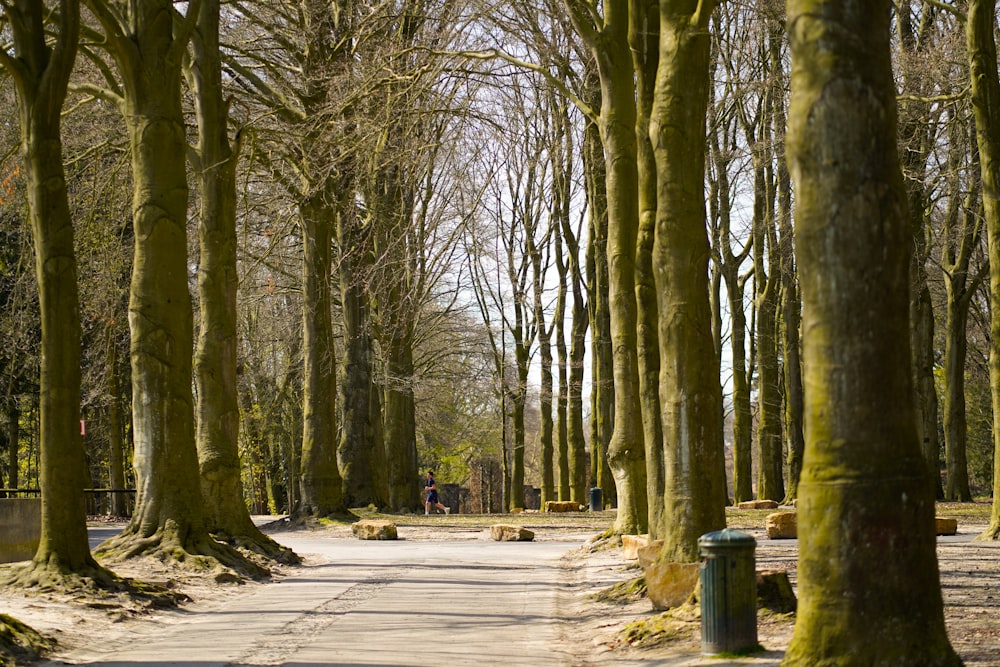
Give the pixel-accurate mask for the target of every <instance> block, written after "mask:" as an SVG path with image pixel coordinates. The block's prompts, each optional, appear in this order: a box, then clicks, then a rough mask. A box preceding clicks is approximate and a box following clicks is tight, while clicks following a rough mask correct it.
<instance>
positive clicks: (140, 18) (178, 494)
mask: <svg viewBox="0 0 1000 667" xmlns="http://www.w3.org/2000/svg"><path fill="white" fill-rule="evenodd" d="M87 4H88V6H89V7H90V9H91V10H92V11H93V12H94V14H95V15H96V16H97V18H98V19H99V21H100V23H101V25H102V27H103V28H104V32H105V40H106V44H107V48H108V49H109V52H110V53H111V55H112V57H114V59H115V61H116V62H117V64H118V72H119V75H120V76H121V79H122V82H123V88H124V100H123V103H122V105H123V109H124V115H125V122H126V125H127V127H128V133H129V143H130V147H131V151H132V170H133V179H134V194H133V201H132V215H133V227H134V229H135V250H134V258H133V265H132V280H131V287H130V290H129V330H130V332H131V362H132V423H133V433H134V443H135V444H134V446H135V455H134V460H133V463H134V466H135V472H136V487H137V488H136V490H137V494H136V508H135V512H134V514H133V516H132V520H131V521H130V523H129V525H128V527H126V529H125V530H123V531H122V533H121V534H120V535H118V536H117V537H115V538H112V539H111V540H109V541H108V542H106V543H105V544H104V545H103V546H102V551H103V552H105V553H108V554H110V555H113V556H117V557H122V558H128V557H132V556H136V555H144V554H157V555H159V556H163V557H166V558H170V559H176V560H177V561H181V560H184V559H185V558H186V557H187V555H192V554H200V555H204V556H209V557H213V558H217V559H218V560H219V561H220V562H222V563H224V564H226V565H229V566H232V567H234V568H237V569H239V570H241V571H243V572H245V573H248V574H255V575H256V574H260V573H261V572H260V570H259V569H257V568H256V567H255V566H253V565H252V564H250V563H249V562H248V561H246V559H245V558H243V557H242V556H241V555H240V554H239V553H238V552H237V551H235V550H234V549H231V548H228V547H224V546H223V545H221V544H220V543H218V542H216V541H215V540H214V539H212V537H211V535H209V532H208V529H207V522H206V520H205V512H204V501H203V498H202V494H201V488H200V486H199V483H198V480H199V475H198V454H197V450H196V447H195V434H194V397H193V392H192V389H191V378H192V354H191V352H192V349H193V347H194V332H193V329H194V325H193V313H192V308H191V298H190V293H189V292H188V283H187V274H188V271H187V268H188V264H187V262H188V254H187V205H188V186H187V171H186V157H187V143H186V141H185V124H184V114H183V110H182V106H181V70H182V67H181V66H182V60H183V58H184V54H185V51H186V49H187V45H188V37H189V36H190V33H191V31H192V30H193V29H194V25H195V19H196V17H197V15H198V11H199V7H200V2H193V3H191V4H190V5H189V6H188V10H189V12H190V14H189V15H188V16H186V17H184V16H181V15H179V14H178V13H177V11H176V10H175V9H174V5H173V3H172V2H170V0H148V1H146V2H142V3H136V4H132V5H130V10H129V11H128V12H123V11H122V8H121V7H120V6H118V3H115V2H112V1H111V0H88V3H87Z"/></svg>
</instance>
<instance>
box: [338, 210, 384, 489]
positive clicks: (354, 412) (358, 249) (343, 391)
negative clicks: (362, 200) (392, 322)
mask: <svg viewBox="0 0 1000 667" xmlns="http://www.w3.org/2000/svg"><path fill="white" fill-rule="evenodd" d="M339 219H340V224H339V225H338V232H337V236H338V242H339V245H340V248H341V250H342V253H343V254H342V255H341V257H340V262H339V263H338V266H339V271H338V273H339V275H340V299H341V312H342V317H343V326H344V358H343V360H342V361H341V371H340V372H341V379H340V386H339V388H340V403H341V405H340V410H341V435H340V445H339V446H338V447H337V462H338V464H339V465H340V473H341V475H343V479H344V501H345V502H346V503H347V506H348V507H358V506H362V505H368V504H369V503H374V504H375V505H379V506H381V505H383V504H384V503H385V501H386V499H385V498H380V497H379V494H378V492H377V489H376V484H375V457H376V451H375V438H374V429H375V425H374V424H373V423H372V419H371V417H372V409H371V408H372V406H371V399H372V389H373V387H374V375H373V371H374V368H373V352H372V333H371V306H370V304H369V301H368V294H367V292H366V290H365V283H366V281H365V280H364V279H363V275H364V274H365V271H366V266H367V263H366V260H365V258H363V257H359V256H357V255H359V254H368V253H369V252H370V251H369V250H368V247H367V246H366V244H365V242H364V241H363V240H362V238H361V237H362V236H363V232H362V230H359V229H357V226H358V225H359V224H360V221H359V220H356V219H355V216H354V215H353V214H352V213H349V212H347V211H341V212H340V214H339Z"/></svg>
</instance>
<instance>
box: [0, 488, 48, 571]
mask: <svg viewBox="0 0 1000 667" xmlns="http://www.w3.org/2000/svg"><path fill="white" fill-rule="evenodd" d="M41 536H42V500H41V498H0V563H14V562H17V561H22V560H31V558H32V557H33V556H34V555H35V552H36V551H37V550H38V541H39V540H40V539H41Z"/></svg>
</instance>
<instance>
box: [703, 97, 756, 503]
mask: <svg viewBox="0 0 1000 667" xmlns="http://www.w3.org/2000/svg"><path fill="white" fill-rule="evenodd" d="M723 102H725V100H723ZM716 108H717V105H715V106H713V107H712V108H711V109H710V110H709V118H710V121H711V128H712V133H711V136H710V137H709V149H710V155H711V159H712V163H713V165H714V167H715V178H714V180H713V188H714V193H713V194H714V197H713V199H712V200H711V201H713V202H714V203H713V206H716V207H717V208H716V210H715V212H714V213H715V215H714V216H713V221H714V222H715V224H716V227H715V228H714V229H713V232H714V237H715V238H714V242H715V256H716V262H715V264H716V272H717V274H718V276H719V278H720V279H721V281H722V282H725V284H726V295H727V299H728V304H729V319H730V341H729V349H730V353H731V354H732V376H733V380H732V382H733V499H734V500H735V502H737V503H741V502H744V501H747V500H753V411H752V409H751V401H750V375H751V374H752V371H753V369H752V368H751V369H748V368H747V342H746V341H747V316H746V306H745V304H744V297H745V292H746V281H747V276H745V275H743V276H741V275H740V267H741V266H742V265H743V262H745V261H746V258H747V257H748V256H749V254H750V252H751V250H752V248H753V244H752V243H749V242H748V243H747V244H746V245H745V246H744V247H743V248H742V249H741V250H740V251H739V252H733V249H732V242H733V237H732V221H731V209H732V201H731V200H732V188H731V186H730V181H729V171H728V170H729V166H730V164H731V162H732V158H731V157H730V154H731V152H730V151H728V150H727V151H723V150H722V146H723V145H728V144H729V139H730V129H729V127H728V125H729V124H730V123H731V122H732V121H731V120H729V119H723V118H721V117H720V116H719V114H718V113H717V111H716ZM720 137H721V141H720ZM713 293H714V292H713ZM713 317H714V316H713ZM721 329H722V326H721V323H718V324H713V327H712V331H713V334H712V340H713V341H715V342H716V343H715V344H716V353H717V354H718V353H719V352H720V349H719V348H720V347H721V345H722V342H721ZM720 359H721V356H720ZM720 363H721V362H720ZM720 419H721V417H720Z"/></svg>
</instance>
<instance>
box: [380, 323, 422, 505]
mask: <svg viewBox="0 0 1000 667" xmlns="http://www.w3.org/2000/svg"><path fill="white" fill-rule="evenodd" d="M386 375H387V376H388V380H387V384H386V388H385V443H386V456H387V459H388V468H389V470H388V475H389V507H390V508H392V509H393V510H395V511H399V510H401V509H409V510H413V511H416V510H419V509H420V488H419V483H418V482H419V480H418V478H417V475H416V474H415V473H416V472H417V470H418V468H417V466H418V462H417V425H416V404H415V403H414V397H413V376H414V368H413V347H412V345H411V344H410V337H409V336H401V337H390V340H389V346H388V349H387V350H386Z"/></svg>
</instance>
